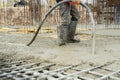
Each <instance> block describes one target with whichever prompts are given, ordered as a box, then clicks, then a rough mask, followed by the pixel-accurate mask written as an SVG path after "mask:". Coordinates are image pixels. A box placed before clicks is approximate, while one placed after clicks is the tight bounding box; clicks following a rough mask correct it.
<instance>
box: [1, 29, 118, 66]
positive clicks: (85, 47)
mask: <svg viewBox="0 0 120 80" xmlns="http://www.w3.org/2000/svg"><path fill="white" fill-rule="evenodd" d="M89 33H90V32H85V31H84V32H83V33H82V32H81V34H80V35H77V36H76V38H78V39H79V38H80V39H81V42H80V43H69V44H67V45H65V46H58V45H57V38H56V33H44V34H39V35H38V37H37V39H36V40H35V42H34V43H33V44H32V45H31V46H26V44H27V43H28V42H29V41H30V40H31V38H32V37H33V35H34V34H32V33H31V34H18V33H17V34H14V33H11V32H7V33H4V32H1V33H0V54H17V58H23V57H29V56H32V57H35V58H38V59H40V60H45V61H50V62H54V63H57V64H61V65H74V64H84V63H85V64H89V65H100V64H104V63H106V62H110V61H113V60H116V59H118V58H120V30H101V31H97V36H96V54H92V38H91V36H90V34H89ZM1 57H2V55H1ZM13 57H16V56H13ZM119 66H120V65H119Z"/></svg>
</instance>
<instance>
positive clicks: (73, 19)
mask: <svg viewBox="0 0 120 80" xmlns="http://www.w3.org/2000/svg"><path fill="white" fill-rule="evenodd" d="M70 11H71V13H70V14H71V16H72V17H71V22H70V24H69V35H68V36H69V41H68V42H79V40H75V39H74V35H75V31H76V26H77V23H78V19H79V17H80V15H79V12H78V10H77V8H76V6H75V5H71V10H70Z"/></svg>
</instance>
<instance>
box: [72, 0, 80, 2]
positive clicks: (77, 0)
mask: <svg viewBox="0 0 120 80" xmlns="http://www.w3.org/2000/svg"><path fill="white" fill-rule="evenodd" d="M72 2H76V3H80V2H81V0H72Z"/></svg>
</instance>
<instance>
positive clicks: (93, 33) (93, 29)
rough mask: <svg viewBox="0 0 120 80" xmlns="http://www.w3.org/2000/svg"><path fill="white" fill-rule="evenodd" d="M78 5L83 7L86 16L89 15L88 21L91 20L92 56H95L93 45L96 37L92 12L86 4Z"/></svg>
mask: <svg viewBox="0 0 120 80" xmlns="http://www.w3.org/2000/svg"><path fill="white" fill-rule="evenodd" d="M80 5H81V6H83V7H84V8H86V10H87V12H88V14H89V16H90V19H91V23H92V25H93V27H92V38H93V43H92V54H95V52H96V51H95V44H96V42H95V39H96V38H95V37H96V30H95V20H94V18H93V14H92V11H91V9H90V8H89V7H88V6H87V5H86V4H84V3H82V2H81V3H80Z"/></svg>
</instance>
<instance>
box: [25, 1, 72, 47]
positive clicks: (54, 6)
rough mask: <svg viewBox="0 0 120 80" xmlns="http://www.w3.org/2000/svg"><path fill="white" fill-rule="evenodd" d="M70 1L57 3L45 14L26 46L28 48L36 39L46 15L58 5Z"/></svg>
mask: <svg viewBox="0 0 120 80" xmlns="http://www.w3.org/2000/svg"><path fill="white" fill-rule="evenodd" d="M71 1H72V0H65V1H61V2H59V3H58V4H56V5H54V6H53V7H52V8H51V9H50V10H49V11H48V12H47V13H46V15H45V17H44V18H43V20H42V22H41V23H40V24H39V27H38V29H37V31H36V33H35V35H34V37H33V38H32V40H31V41H30V42H29V43H28V44H27V46H30V45H31V44H32V43H33V41H34V40H35V39H36V37H37V35H38V33H39V31H40V29H41V27H42V25H43V23H44V21H45V20H46V18H47V17H48V15H49V14H50V13H51V12H52V11H53V10H54V9H55V8H56V7H58V6H59V5H61V4H63V3H67V2H71Z"/></svg>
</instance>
